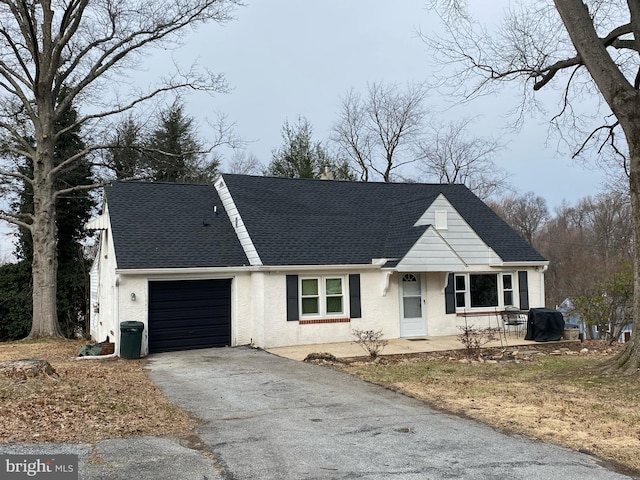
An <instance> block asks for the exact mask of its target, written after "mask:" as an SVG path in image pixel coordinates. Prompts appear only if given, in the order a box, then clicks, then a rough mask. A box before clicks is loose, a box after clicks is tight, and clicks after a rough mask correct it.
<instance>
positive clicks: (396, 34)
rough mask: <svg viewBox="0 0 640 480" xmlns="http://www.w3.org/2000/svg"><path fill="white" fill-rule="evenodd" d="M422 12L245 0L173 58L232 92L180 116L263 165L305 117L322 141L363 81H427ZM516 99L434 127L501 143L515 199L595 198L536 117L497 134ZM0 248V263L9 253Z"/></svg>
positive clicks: (343, 0)
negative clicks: (214, 129) (463, 125)
mask: <svg viewBox="0 0 640 480" xmlns="http://www.w3.org/2000/svg"><path fill="white" fill-rule="evenodd" d="M426 3H427V0H424V1H421V0H410V1H398V2H393V3H391V2H389V1H388V0H324V1H322V2H310V1H301V0H270V1H258V0H248V2H247V5H246V6H245V7H242V8H239V9H238V10H237V12H236V19H235V20H234V21H232V22H230V23H228V24H226V25H224V26H220V25H217V24H212V25H208V26H206V27H203V28H200V29H199V30H198V31H197V32H196V33H195V34H193V35H189V36H188V37H187V39H186V45H185V46H184V47H183V48H181V49H180V50H178V51H176V52H173V53H172V55H173V56H174V58H175V59H176V60H177V61H178V62H180V63H182V64H183V65H188V64H190V62H191V61H193V60H197V62H198V63H200V64H201V65H202V66H205V67H206V68H208V69H211V70H212V71H215V72H221V73H224V74H225V75H226V78H227V80H228V82H229V84H230V86H231V88H232V91H231V92H230V93H229V94H226V95H218V96H216V97H213V98H211V97H209V96H204V95H191V96H189V97H186V98H185V100H186V101H187V110H188V111H187V113H188V114H190V115H193V116H194V117H195V118H196V119H197V120H198V122H199V124H200V134H201V136H203V137H206V136H207V127H206V122H205V119H206V118H210V119H213V118H215V112H216V111H220V112H223V113H225V114H226V115H228V117H229V119H230V120H231V121H234V122H236V124H237V133H238V134H239V135H240V136H241V137H242V138H243V139H244V140H246V141H248V142H249V143H248V144H247V150H248V151H249V152H252V153H253V154H255V155H256V156H257V157H258V158H259V159H260V161H261V162H262V163H263V164H264V165H267V164H268V163H269V162H270V160H271V154H272V151H273V150H274V149H277V148H278V147H279V146H281V145H282V137H281V128H282V125H283V123H284V122H285V121H287V120H288V121H289V122H290V123H295V122H296V120H297V118H298V117H299V116H303V117H306V118H307V119H308V120H309V122H310V123H311V125H312V126H313V129H314V139H315V140H318V141H325V140H327V139H328V136H329V131H330V127H331V125H332V123H334V122H335V121H336V119H337V116H338V110H339V104H340V97H341V96H342V95H344V93H345V92H346V91H347V90H348V89H350V88H354V89H356V90H358V91H361V92H363V93H364V92H365V91H366V88H367V83H368V82H384V83H397V84H398V85H399V86H401V87H402V86H404V85H406V84H407V83H411V82H424V81H428V80H430V79H431V78H432V74H433V72H434V67H433V62H432V55H431V54H430V52H429V50H428V48H427V46H426V45H425V44H424V42H422V40H421V39H420V37H419V35H418V31H419V30H422V31H424V32H429V31H431V30H432V29H433V28H434V26H435V25H436V24H437V21H436V19H435V17H434V15H433V13H432V12H429V11H428V10H427V9H426V8H425V5H426ZM476 3H479V2H476ZM505 4H506V1H505V0H492V1H491V2H488V1H482V2H481V5H482V8H481V9H480V10H478V11H477V12H476V15H478V16H479V17H480V20H483V19H484V20H488V21H490V20H491V19H493V18H498V17H500V15H501V12H502V9H503V8H504V5H505ZM482 17H484V18H482ZM171 68H172V66H171V63H170V61H169V59H168V57H167V56H166V54H162V53H158V52H155V53H153V54H152V55H151V56H150V57H149V65H148V67H147V71H146V72H143V73H140V74H139V76H138V78H141V79H145V78H146V79H148V78H152V77H153V76H154V75H158V74H159V73H160V72H164V73H167V72H170V71H171ZM516 96H517V88H515V86H514V88H511V89H510V90H504V91H502V92H501V94H500V95H499V96H496V97H488V98H484V99H483V100H482V101H479V102H476V103H474V104H471V105H467V106H465V107H459V108H456V109H453V110H449V111H447V112H445V113H438V114H437V117H436V118H442V121H447V122H448V121H451V120H456V119H461V118H467V117H475V116H479V118H478V119H477V120H476V122H475V124H474V128H473V129H472V130H471V133H472V134H474V135H478V136H486V135H494V136H500V135H504V141H505V145H506V148H505V149H504V150H503V151H501V152H500V153H498V154H497V156H496V158H495V161H496V163H497V164H498V165H499V166H501V167H503V168H504V169H506V170H507V171H508V172H509V174H510V175H511V178H510V181H511V183H512V184H513V185H514V187H515V188H516V189H517V190H518V191H519V192H521V193H525V192H528V191H533V192H535V193H536V194H537V195H540V196H542V197H544V198H545V199H546V200H547V203H548V205H549V207H550V209H553V208H555V207H556V206H558V205H559V204H560V203H561V202H562V200H563V199H566V200H567V201H568V202H569V203H575V202H576V201H577V200H578V199H580V198H583V197H585V196H587V195H594V194H596V193H598V192H599V191H600V182H601V177H602V172H600V171H597V170H587V169H585V168H584V167H582V166H580V165H575V164H573V163H572V161H571V160H570V159H569V158H568V156H567V155H566V153H565V156H559V155H557V154H556V148H555V145H554V144H553V145H550V146H546V145H545V144H546V142H547V126H546V123H545V119H544V118H538V119H535V120H530V121H528V122H527V123H526V125H525V128H524V129H523V130H522V131H521V132H520V133H518V134H513V133H508V132H507V133H505V130H504V129H505V127H506V126H507V125H508V124H509V121H510V120H511V121H512V120H513V118H511V119H510V118H508V117H505V116H504V114H505V112H506V111H507V109H508V106H509V105H511V104H512V103H513V102H515V100H516ZM450 100H451V99H447V98H443V97H442V96H441V94H440V93H439V92H437V91H432V92H430V95H429V98H428V100H427V105H428V106H429V108H430V109H431V110H432V111H433V112H439V111H441V110H443V109H444V107H445V105H446V104H447V103H448V102H449V101H450ZM1 228H2V230H4V228H5V227H1ZM2 230H0V231H2ZM3 240H5V242H0V256H3V255H6V254H7V250H10V248H11V247H10V246H7V242H6V238H4V239H3Z"/></svg>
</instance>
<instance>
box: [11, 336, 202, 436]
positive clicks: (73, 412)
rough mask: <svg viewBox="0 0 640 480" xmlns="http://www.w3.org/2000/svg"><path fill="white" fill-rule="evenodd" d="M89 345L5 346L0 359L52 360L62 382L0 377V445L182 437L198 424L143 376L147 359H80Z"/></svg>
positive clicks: (43, 343)
mask: <svg viewBox="0 0 640 480" xmlns="http://www.w3.org/2000/svg"><path fill="white" fill-rule="evenodd" d="M83 343H85V342H81V341H70V340H48V341H41V342H31V343H29V342H11V343H3V344H0V361H4V360H17V359H25V358H37V359H44V360H47V361H48V362H49V363H50V364H51V365H52V367H53V368H54V369H55V371H56V373H57V374H58V379H54V378H50V377H47V376H38V377H35V378H27V379H26V380H16V379H15V378H7V377H3V376H0V418H1V419H2V427H1V428H0V443H48V442H82V443H93V442H96V441H98V440H102V439H106V438H121V437H130V436H137V435H172V434H176V435H178V434H184V433H187V432H190V431H191V430H193V429H194V428H195V426H196V423H197V422H196V420H195V419H193V418H191V417H190V416H189V415H188V414H187V413H186V412H184V411H182V410H180V409H179V408H178V407H176V406H175V405H174V404H172V403H171V402H169V401H168V400H167V399H166V398H165V397H164V396H163V395H162V393H161V392H160V390H159V389H158V388H157V387H156V386H155V384H153V382H151V381H150V380H149V378H148V377H147V374H146V373H145V372H144V365H145V363H146V360H145V359H141V360H122V359H111V360H107V359H100V360H98V359H91V360H77V359H75V355H76V354H77V352H78V349H79V348H80V346H81V345H82V344H83Z"/></svg>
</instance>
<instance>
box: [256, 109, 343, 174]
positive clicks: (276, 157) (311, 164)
mask: <svg viewBox="0 0 640 480" xmlns="http://www.w3.org/2000/svg"><path fill="white" fill-rule="evenodd" d="M312 136H313V129H312V128H311V124H310V123H309V121H308V120H307V119H306V118H303V117H299V118H298V123H297V124H296V125H294V126H291V125H290V124H289V122H285V123H284V125H283V127H282V139H283V140H284V145H283V146H282V147H280V148H279V149H278V150H274V151H273V160H272V161H271V163H270V164H269V166H268V168H267V171H266V174H267V175H274V176H276V177H289V178H320V177H321V176H322V175H323V174H325V173H326V172H329V173H330V174H331V176H332V178H335V179H337V180H353V179H354V175H353V173H352V171H351V169H350V168H349V165H348V164H347V162H345V161H340V160H338V159H335V158H332V157H331V155H330V154H329V153H328V152H327V151H326V149H325V148H324V147H323V146H322V144H321V143H320V142H314V141H313V138H312Z"/></svg>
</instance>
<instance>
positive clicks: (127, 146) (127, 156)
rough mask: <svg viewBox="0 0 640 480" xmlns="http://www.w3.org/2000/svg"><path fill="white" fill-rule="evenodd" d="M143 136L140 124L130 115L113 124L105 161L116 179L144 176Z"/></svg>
mask: <svg viewBox="0 0 640 480" xmlns="http://www.w3.org/2000/svg"><path fill="white" fill-rule="evenodd" d="M143 136H144V135H143V128H142V125H141V124H140V123H139V122H138V121H136V119H135V118H134V117H133V116H131V115H130V116H129V117H127V118H125V119H124V120H123V121H122V122H121V123H119V124H118V125H116V126H115V128H114V133H113V135H112V136H111V138H110V139H109V143H110V144H111V145H113V147H112V148H110V149H109V150H108V151H107V152H106V157H107V158H106V162H107V166H108V167H109V168H110V169H111V170H113V172H115V175H116V178H117V179H118V180H123V179H127V178H134V177H138V176H144V166H143V154H142V146H143Z"/></svg>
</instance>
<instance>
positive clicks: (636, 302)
mask: <svg viewBox="0 0 640 480" xmlns="http://www.w3.org/2000/svg"><path fill="white" fill-rule="evenodd" d="M636 123H637V124H638V125H637V127H636V128H629V129H628V130H627V129H625V134H626V137H627V143H628V144H629V159H630V162H629V163H630V177H629V187H630V190H631V212H632V216H631V218H632V228H633V327H632V328H633V331H632V332H631V338H630V340H629V341H628V342H627V344H626V346H625V349H624V350H623V351H622V352H621V353H620V354H619V355H617V356H616V357H615V358H613V359H612V360H611V361H610V362H608V364H607V365H606V366H605V371H607V372H609V373H622V374H626V375H633V374H635V373H637V372H638V371H640V247H639V246H638V241H640V117H638V120H636Z"/></svg>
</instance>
